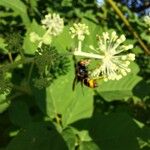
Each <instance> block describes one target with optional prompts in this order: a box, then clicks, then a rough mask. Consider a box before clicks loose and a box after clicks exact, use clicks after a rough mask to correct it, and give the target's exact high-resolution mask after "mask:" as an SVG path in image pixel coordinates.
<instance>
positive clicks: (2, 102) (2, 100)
mask: <svg viewBox="0 0 150 150" xmlns="http://www.w3.org/2000/svg"><path fill="white" fill-rule="evenodd" d="M6 96H7V94H0V113H3V112H4V111H5V110H6V109H7V108H8V107H9V105H10V101H8V100H7V99H6Z"/></svg>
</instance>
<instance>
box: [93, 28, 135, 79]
mask: <svg viewBox="0 0 150 150" xmlns="http://www.w3.org/2000/svg"><path fill="white" fill-rule="evenodd" d="M125 39H126V38H125V36H124V35H121V36H120V37H118V36H117V35H116V32H115V31H113V32H112V33H111V34H109V33H108V32H104V33H103V35H102V36H101V37H100V36H98V48H96V49H94V48H93V47H91V48H92V50H94V51H96V52H97V54H98V53H99V54H100V55H101V56H102V59H100V60H99V61H100V64H99V67H98V68H96V69H94V70H93V71H92V72H91V77H92V78H100V77H103V78H104V80H105V81H107V80H119V79H121V78H122V77H123V76H126V75H127V73H128V72H130V71H131V69H130V68H129V64H130V61H134V60H135V54H132V53H129V54H122V52H124V51H127V50H129V49H132V48H133V45H127V46H125V45H123V44H122V43H123V42H124V41H125Z"/></svg>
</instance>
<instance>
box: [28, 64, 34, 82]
mask: <svg viewBox="0 0 150 150" xmlns="http://www.w3.org/2000/svg"><path fill="white" fill-rule="evenodd" d="M33 67H34V62H32V63H31V66H30V69H29V75H28V79H27V82H28V83H29V82H30V79H31V75H32V70H33Z"/></svg>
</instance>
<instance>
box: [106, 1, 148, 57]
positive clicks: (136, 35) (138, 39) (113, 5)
mask: <svg viewBox="0 0 150 150" xmlns="http://www.w3.org/2000/svg"><path fill="white" fill-rule="evenodd" d="M107 2H108V3H109V4H110V5H111V6H112V8H113V9H114V11H115V12H116V13H117V15H118V16H119V17H120V18H121V19H122V21H123V22H124V24H125V25H126V26H127V28H128V30H129V31H130V32H131V33H132V34H133V36H134V37H135V38H136V39H137V41H138V42H139V44H140V46H141V47H142V48H143V50H144V51H145V53H146V54H148V55H149V54H150V51H149V50H148V48H147V46H146V45H145V44H144V42H143V41H142V40H141V38H140V36H139V35H138V33H137V32H136V31H135V30H134V29H133V27H132V26H131V24H130V23H129V21H128V20H127V19H126V18H125V17H124V15H123V13H122V12H121V10H120V9H119V8H118V7H117V5H116V3H115V2H114V1H113V0H107Z"/></svg>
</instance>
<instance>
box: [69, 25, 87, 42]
mask: <svg viewBox="0 0 150 150" xmlns="http://www.w3.org/2000/svg"><path fill="white" fill-rule="evenodd" d="M70 34H71V38H75V37H77V39H78V40H79V41H83V40H84V38H85V35H89V34H90V33H89V29H88V26H87V25H85V24H82V23H78V24H77V23H74V24H73V27H71V28H70Z"/></svg>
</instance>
